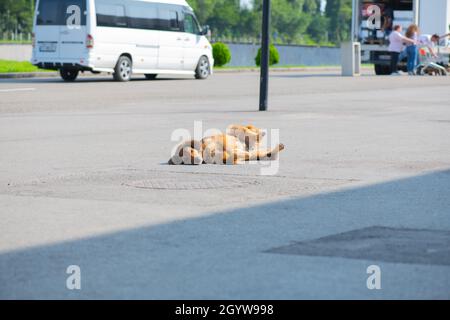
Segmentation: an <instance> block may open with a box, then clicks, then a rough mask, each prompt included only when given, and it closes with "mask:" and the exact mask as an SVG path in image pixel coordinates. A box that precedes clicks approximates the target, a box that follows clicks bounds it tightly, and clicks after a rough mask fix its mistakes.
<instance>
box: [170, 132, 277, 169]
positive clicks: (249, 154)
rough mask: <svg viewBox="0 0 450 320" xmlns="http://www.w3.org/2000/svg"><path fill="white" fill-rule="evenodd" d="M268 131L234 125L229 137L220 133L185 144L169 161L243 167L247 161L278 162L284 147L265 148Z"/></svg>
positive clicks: (183, 163) (179, 163)
mask: <svg viewBox="0 0 450 320" xmlns="http://www.w3.org/2000/svg"><path fill="white" fill-rule="evenodd" d="M264 136H265V132H264V131H263V130H261V129H258V128H256V127H254V126H251V125H249V126H242V125H231V126H229V127H228V128H227V131H226V134H217V135H213V136H209V137H205V138H203V139H202V140H201V141H197V140H188V141H184V142H182V143H181V144H180V145H179V146H178V147H177V149H176V151H175V154H174V155H173V157H172V158H171V159H170V160H169V164H170V165H200V164H230V165H235V164H241V163H244V162H247V161H257V160H276V159H278V155H279V153H280V152H281V151H282V150H284V145H283V144H278V145H277V146H276V147H275V148H274V149H272V150H269V149H261V142H262V139H263V137H264Z"/></svg>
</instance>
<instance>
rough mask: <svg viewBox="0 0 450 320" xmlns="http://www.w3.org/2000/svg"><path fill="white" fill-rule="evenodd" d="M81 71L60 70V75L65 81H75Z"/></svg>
mask: <svg viewBox="0 0 450 320" xmlns="http://www.w3.org/2000/svg"><path fill="white" fill-rule="evenodd" d="M79 72H80V71H79V70H77V69H66V68H63V69H60V70H59V74H60V75H61V78H63V80H64V81H75V79H76V78H77V77H78V73H79Z"/></svg>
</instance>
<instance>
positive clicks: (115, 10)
mask: <svg viewBox="0 0 450 320" xmlns="http://www.w3.org/2000/svg"><path fill="white" fill-rule="evenodd" d="M95 8H96V11H97V26H99V27H119V28H126V27H127V18H126V17H125V8H124V6H121V5H116V4H109V3H108V2H107V1H105V0H101V1H100V0H97V1H96V5H95Z"/></svg>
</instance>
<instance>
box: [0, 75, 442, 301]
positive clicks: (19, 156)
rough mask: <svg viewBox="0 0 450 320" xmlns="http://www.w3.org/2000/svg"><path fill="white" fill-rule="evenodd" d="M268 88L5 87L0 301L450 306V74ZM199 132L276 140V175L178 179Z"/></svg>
mask: <svg viewBox="0 0 450 320" xmlns="http://www.w3.org/2000/svg"><path fill="white" fill-rule="evenodd" d="M258 86H259V78H258V74H257V73H226V74H216V75H214V76H213V77H212V78H211V79H209V80H206V81H198V80H193V79H181V78H179V79H159V80H155V81H144V80H141V79H136V80H135V81H132V82H130V83H116V82H113V81H111V80H110V78H109V77H107V78H106V77H86V78H81V79H80V81H78V82H75V83H63V82H62V81H60V80H59V79H28V80H27V79H22V80H1V81H0V220H1V223H0V298H7V299H12V298H31V299H38V298H68V299H85V298H120V299H123V298H150V299H165V298H166V299H184V298H187V299H204V298H209V299H220V298H224V299H279V298H282V299H315V298H322V299H332V298H362V299H383V298H400V299H405V298H413V299H416V298H425V299H431V298H437V299H449V298H450V196H449V193H450V139H449V138H450V108H449V101H450V78H444V77H375V76H370V75H368V76H362V77H359V78H342V77H340V76H338V75H337V74H335V73H333V72H330V73H328V72H316V73H301V72H274V73H272V76H271V79H270V87H271V89H270V106H269V108H270V111H269V112H266V113H259V112H257V111H256V110H257V107H258ZM196 121H202V125H203V130H206V129H209V128H218V129H225V127H226V126H227V125H229V124H232V123H243V124H247V123H251V124H254V125H256V126H259V127H262V128H267V129H269V130H272V129H279V136H280V141H281V142H282V143H283V144H285V146H286V150H285V151H284V152H283V153H282V155H281V158H280V161H279V170H278V171H276V172H275V174H274V175H262V174H261V173H262V172H264V171H263V170H265V169H267V165H268V164H255V163H252V164H247V165H240V166H199V167H191V166H186V167H176V166H168V165H166V164H165V163H166V161H167V160H168V159H169V157H170V153H171V150H172V149H173V147H174V146H175V142H174V141H171V135H172V134H173V133H174V131H175V130H177V129H182V128H184V129H187V130H189V131H190V132H193V130H194V123H195V122H196ZM270 132H271V133H272V132H276V131H270ZM274 141H275V140H274ZM70 265H77V266H79V267H80V269H81V284H82V287H81V290H68V289H67V288H66V279H67V277H68V276H69V275H68V274H66V269H67V267H68V266H70ZM371 265H377V266H379V267H380V269H381V286H382V287H381V290H369V289H368V288H367V284H366V281H367V278H368V277H369V275H368V274H367V268H368V267H369V266H371Z"/></svg>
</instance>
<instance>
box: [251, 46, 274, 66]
mask: <svg viewBox="0 0 450 320" xmlns="http://www.w3.org/2000/svg"><path fill="white" fill-rule="evenodd" d="M278 62H280V54H279V53H278V49H277V48H276V47H275V46H274V45H273V44H271V45H270V46H269V65H271V66H273V65H274V64H277V63H278ZM255 63H256V65H257V66H258V67H259V66H260V65H261V48H259V50H258V54H257V55H256V57H255Z"/></svg>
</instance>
